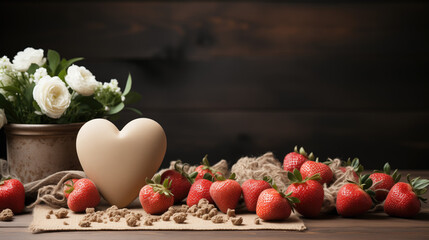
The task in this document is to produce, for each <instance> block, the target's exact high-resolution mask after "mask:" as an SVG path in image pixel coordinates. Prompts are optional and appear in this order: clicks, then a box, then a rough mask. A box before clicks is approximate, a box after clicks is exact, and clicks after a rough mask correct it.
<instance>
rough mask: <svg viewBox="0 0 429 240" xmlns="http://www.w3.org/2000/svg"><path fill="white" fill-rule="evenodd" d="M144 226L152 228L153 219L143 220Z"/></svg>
mask: <svg viewBox="0 0 429 240" xmlns="http://www.w3.org/2000/svg"><path fill="white" fill-rule="evenodd" d="M143 224H144V225H145V226H152V225H153V224H152V219H150V218H145V219H143Z"/></svg>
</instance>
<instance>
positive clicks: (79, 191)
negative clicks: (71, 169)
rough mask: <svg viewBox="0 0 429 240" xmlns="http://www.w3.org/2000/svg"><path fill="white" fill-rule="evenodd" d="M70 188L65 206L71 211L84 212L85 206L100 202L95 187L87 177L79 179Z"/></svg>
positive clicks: (88, 206) (94, 205)
mask: <svg viewBox="0 0 429 240" xmlns="http://www.w3.org/2000/svg"><path fill="white" fill-rule="evenodd" d="M70 189H71V191H70V194H69V196H68V199H67V206H68V207H69V208H70V210H72V211H73V212H84V211H85V210H86V209H87V208H93V207H96V206H97V205H98V204H99V203H100V194H99V193H98V190H97V187H96V186H95V184H94V183H93V182H92V181H91V180H89V179H88V178H82V179H79V180H78V181H76V183H75V184H74V185H73V187H70Z"/></svg>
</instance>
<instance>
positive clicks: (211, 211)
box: [209, 208, 218, 218]
mask: <svg viewBox="0 0 429 240" xmlns="http://www.w3.org/2000/svg"><path fill="white" fill-rule="evenodd" d="M217 214H218V211H217V208H213V209H212V210H210V212H209V217H210V218H212V217H214V216H216V215H217Z"/></svg>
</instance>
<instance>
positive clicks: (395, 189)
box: [0, 147, 429, 221]
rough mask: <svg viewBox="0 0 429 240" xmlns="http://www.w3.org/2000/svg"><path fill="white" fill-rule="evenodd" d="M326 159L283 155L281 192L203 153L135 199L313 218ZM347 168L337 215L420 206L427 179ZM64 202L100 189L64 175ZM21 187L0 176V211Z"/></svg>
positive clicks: (326, 174) (325, 180) (396, 212)
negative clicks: (196, 162)
mask: <svg viewBox="0 0 429 240" xmlns="http://www.w3.org/2000/svg"><path fill="white" fill-rule="evenodd" d="M331 163H332V161H328V162H324V163H322V162H319V161H318V159H317V158H316V159H315V157H314V154H313V153H310V154H307V153H306V152H305V150H304V149H303V148H300V149H299V150H298V147H295V150H294V151H293V152H291V153H289V154H287V155H286V156H285V158H284V161H283V168H284V170H285V171H287V174H288V178H289V180H290V182H291V184H290V185H289V187H288V188H287V189H286V191H285V192H282V191H280V190H279V189H278V188H277V186H276V185H275V183H273V181H272V179H271V178H270V177H268V176H267V177H264V179H249V180H247V181H245V182H244V183H243V184H242V185H240V184H239V183H238V182H237V181H235V174H234V173H233V174H231V176H230V177H229V178H228V179H226V178H225V176H223V175H222V174H221V173H220V172H217V171H216V170H215V169H213V168H212V167H211V166H210V164H209V161H208V160H207V155H206V156H205V157H204V158H203V161H202V164H201V165H200V166H198V167H197V168H196V169H195V172H193V173H191V174H187V173H186V171H185V170H184V168H185V167H186V164H181V163H180V162H176V164H175V167H174V169H170V170H167V171H165V172H163V173H162V175H156V176H154V178H153V180H147V184H146V185H145V186H144V187H143V188H142V189H141V190H140V194H139V200H140V203H141V205H142V207H143V209H144V210H145V211H146V212H147V213H149V214H161V213H164V212H165V211H167V210H168V208H169V207H170V206H172V205H173V204H175V203H180V202H182V201H183V200H184V199H185V198H186V203H187V205H188V206H190V207H191V206H193V205H196V204H198V202H199V201H200V200H201V199H203V198H204V199H207V200H208V201H209V202H210V203H212V204H216V206H217V207H218V208H219V210H220V211H222V212H224V213H227V210H228V209H236V208H237V205H238V203H239V201H240V199H241V196H243V199H244V203H245V205H246V208H247V210H248V211H250V212H256V214H257V215H258V217H260V218H261V219H263V220H266V221H268V220H282V219H286V218H288V217H289V216H290V214H291V211H293V210H296V211H297V212H299V213H300V214H301V215H303V216H304V217H317V216H318V215H319V214H320V212H321V209H322V206H323V201H324V187H323V186H324V185H325V187H329V185H330V184H331V183H332V182H333V181H334V180H335V179H334V174H333V172H332V170H331V168H330V167H329V164H331ZM348 169H352V171H353V180H354V181H350V183H347V184H345V185H344V186H342V187H341V189H340V190H339V191H338V193H337V199H336V209H337V212H338V214H339V215H341V216H344V217H352V216H357V215H361V214H364V213H365V212H367V211H368V210H370V209H371V207H373V206H374V205H375V204H380V203H383V202H384V211H385V212H386V213H387V214H388V215H390V216H397V217H413V216H415V215H416V214H417V213H418V212H419V211H420V208H421V203H420V201H425V200H426V199H423V197H422V195H423V194H424V193H426V191H427V187H428V186H429V180H427V179H420V178H415V179H412V180H411V179H410V177H409V176H407V180H408V183H404V182H398V181H399V180H400V178H401V176H400V174H398V172H397V170H395V171H394V172H393V173H391V169H390V165H389V164H388V163H386V164H385V166H384V169H383V170H384V171H383V172H378V171H376V172H374V173H372V174H367V175H362V174H361V173H362V171H363V167H362V165H360V163H359V159H357V158H355V159H353V161H350V160H349V161H347V162H344V166H342V167H341V168H340V170H341V171H343V172H346V171H347V170H348ZM63 191H64V195H65V197H66V198H67V205H68V207H69V208H70V210H72V211H74V212H84V211H85V209H86V208H92V207H96V206H97V205H98V204H99V202H100V194H99V193H98V190H97V188H96V186H95V185H94V183H93V182H92V181H91V180H89V179H70V180H68V181H67V182H65V184H64V189H63ZM24 202H25V191H24V187H23V185H22V183H21V182H19V181H18V180H16V179H3V180H1V181H0V210H3V209H6V208H10V209H11V210H12V211H13V212H14V213H15V214H16V213H20V212H22V210H23V209H24V207H25V203H24Z"/></svg>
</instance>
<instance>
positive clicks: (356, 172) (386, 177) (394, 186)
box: [283, 147, 429, 217]
mask: <svg viewBox="0 0 429 240" xmlns="http://www.w3.org/2000/svg"><path fill="white" fill-rule="evenodd" d="M330 163H332V161H327V162H325V163H321V162H318V159H316V160H315V161H314V155H313V153H310V154H307V153H306V152H305V150H304V148H300V149H299V150H298V147H295V150H294V152H291V153H289V154H287V155H286V156H285V158H284V161H283V168H284V170H286V171H288V176H289V179H290V180H291V181H292V184H291V185H290V186H289V188H288V190H287V192H289V191H291V192H293V193H292V196H294V197H297V198H298V199H299V200H300V203H297V204H296V209H297V211H298V212H299V213H301V214H302V215H303V216H306V217H315V216H317V215H318V214H319V213H320V209H321V207H322V204H323V198H324V192H323V187H322V184H326V186H329V184H330V183H331V182H332V181H333V172H332V170H331V169H330V168H329V166H328V165H329V164H330ZM346 166H349V167H351V168H352V170H353V178H354V181H350V182H349V183H348V184H345V185H344V186H342V187H341V188H340V190H339V191H338V193H337V199H336V209H337V212H338V214H339V215H341V216H344V217H353V216H358V215H361V214H364V213H366V212H367V211H368V210H370V209H371V208H372V207H373V206H374V205H376V204H381V203H383V201H384V204H383V206H384V211H385V212H386V213H387V214H388V215H390V216H395V217H413V216H415V215H416V214H417V213H418V212H419V211H420V208H421V203H420V200H421V201H424V202H425V201H426V199H424V198H423V197H422V195H423V194H424V193H426V191H427V186H429V180H427V179H420V178H419V177H418V178H415V179H412V180H411V179H410V176H409V175H408V176H407V180H408V183H404V182H399V180H400V178H401V175H400V174H398V171H397V170H395V171H394V172H393V173H391V168H390V165H389V163H386V164H385V165H384V169H383V170H384V171H374V173H372V174H366V175H362V174H361V173H362V171H363V167H362V165H360V164H359V159H357V158H355V159H353V161H350V160H348V161H347V162H345V163H344V166H343V167H340V170H341V171H342V172H346V171H347V168H346ZM303 178H304V179H303ZM310 210H311V211H310Z"/></svg>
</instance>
